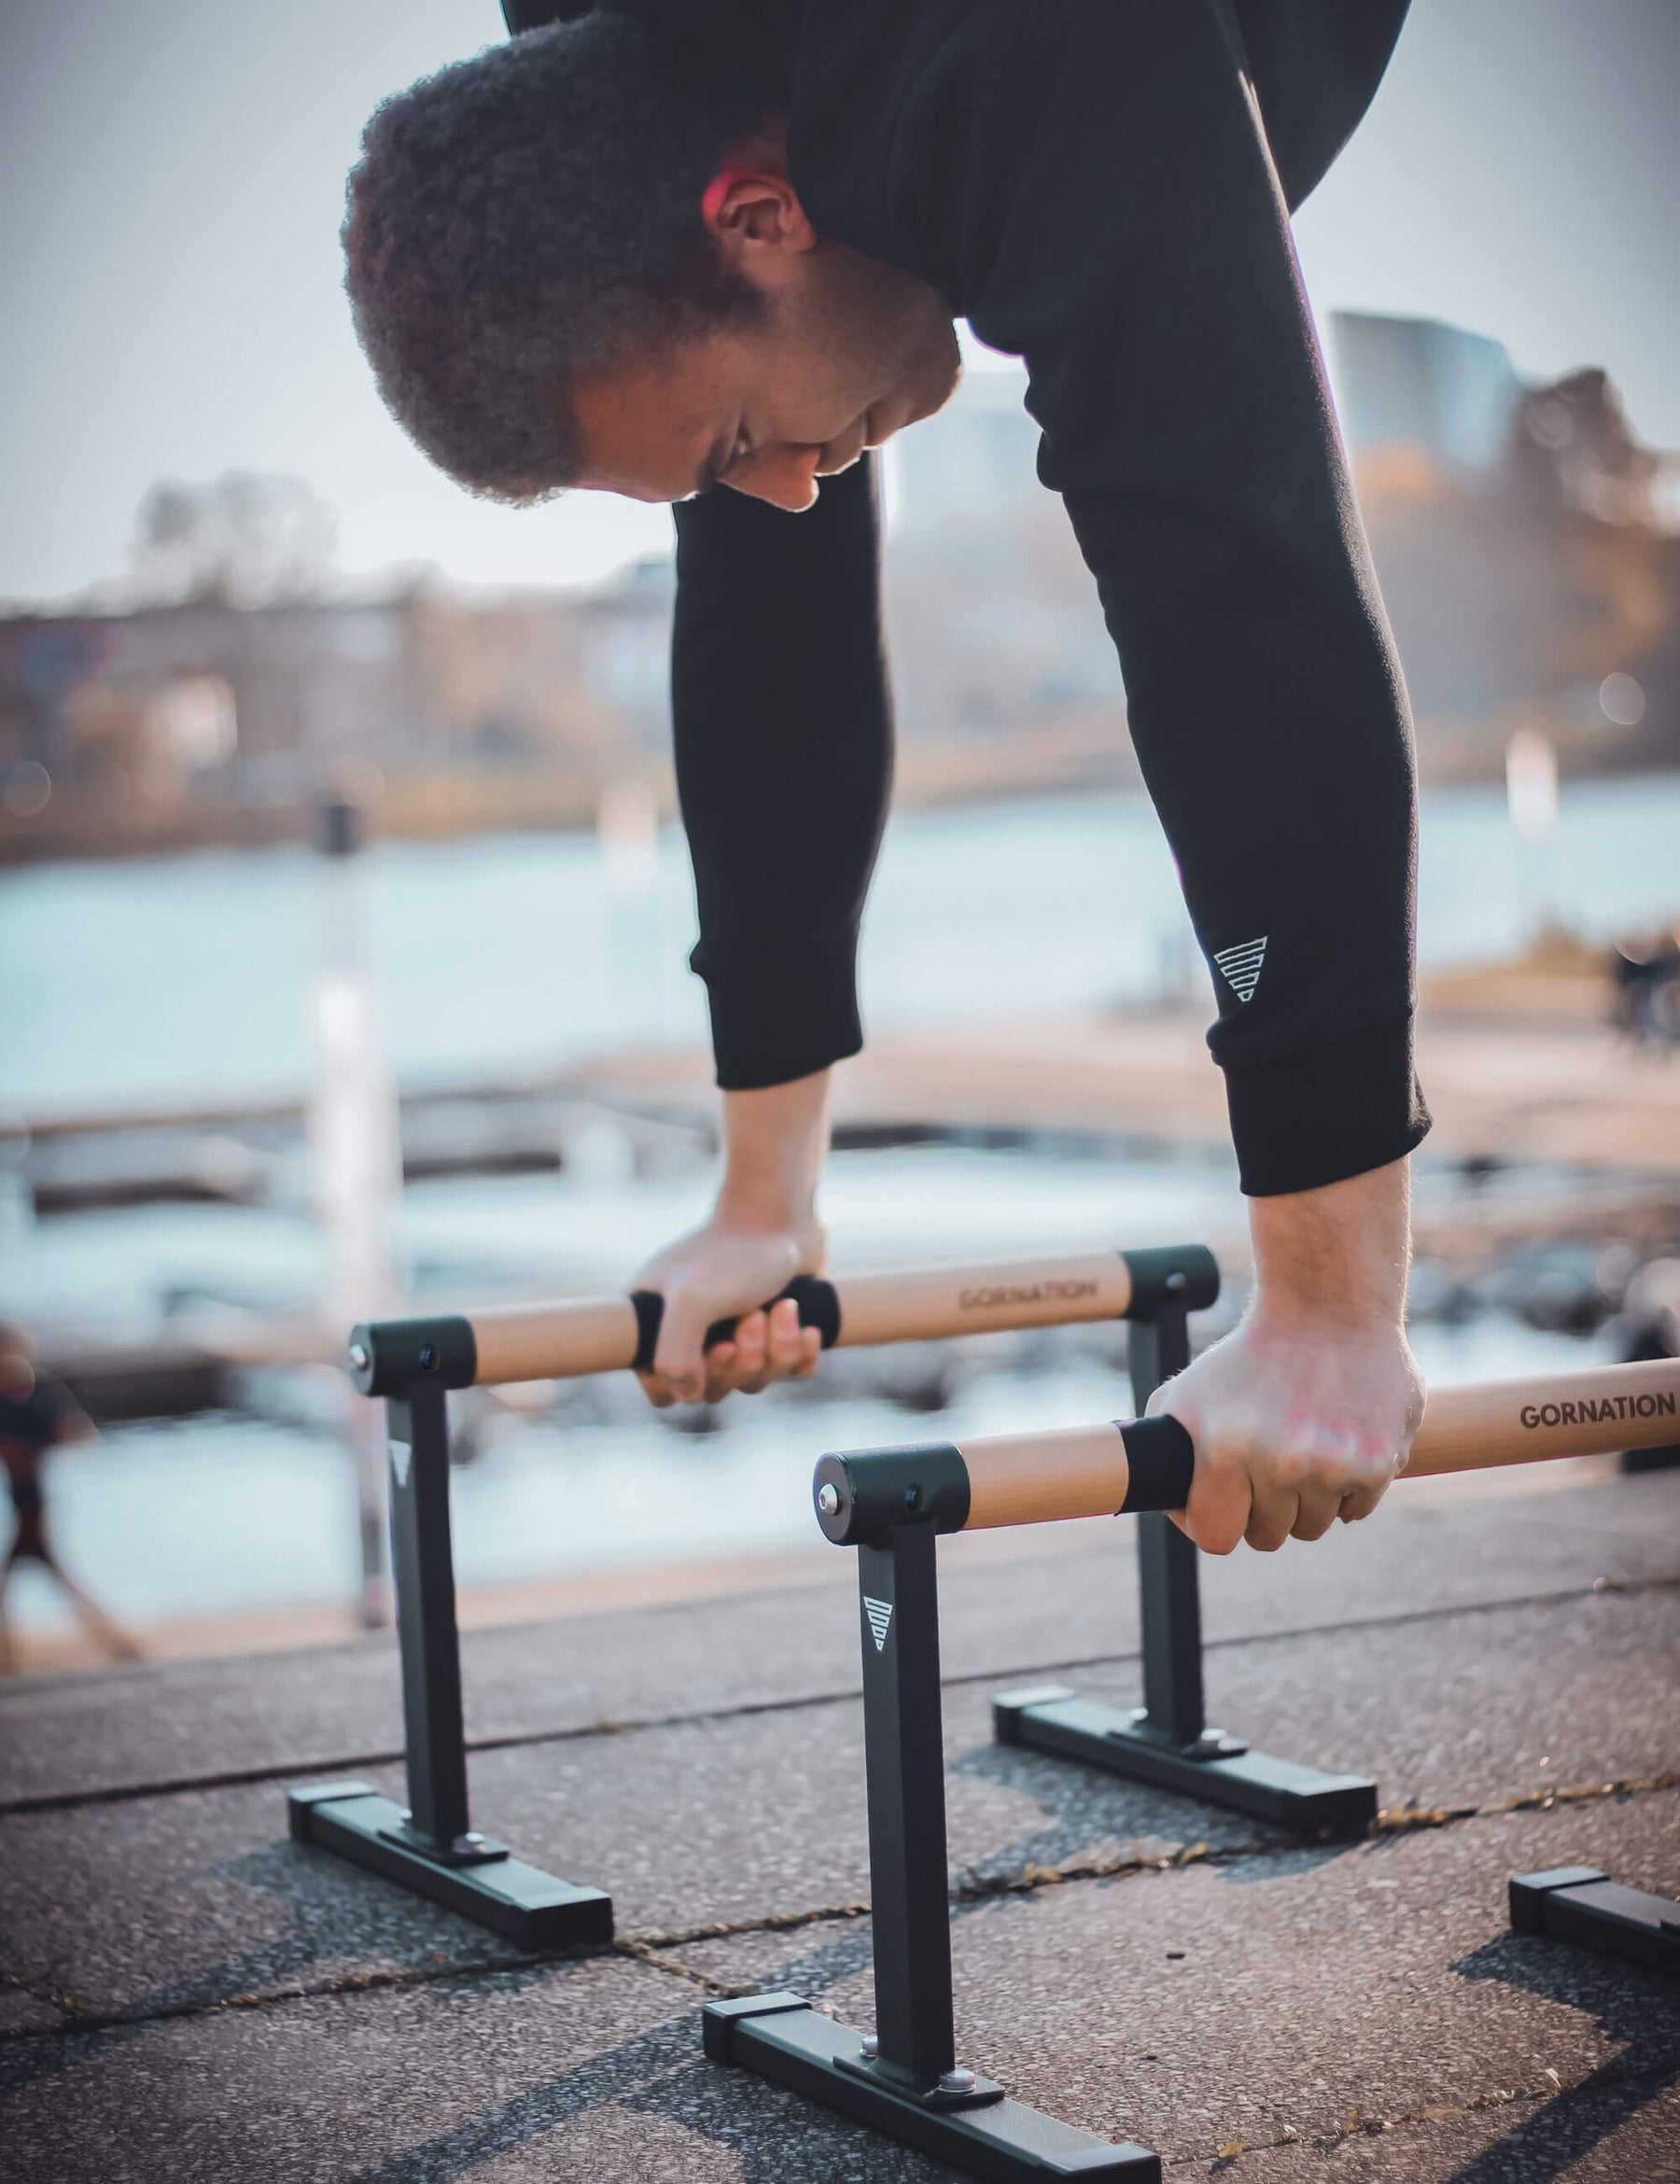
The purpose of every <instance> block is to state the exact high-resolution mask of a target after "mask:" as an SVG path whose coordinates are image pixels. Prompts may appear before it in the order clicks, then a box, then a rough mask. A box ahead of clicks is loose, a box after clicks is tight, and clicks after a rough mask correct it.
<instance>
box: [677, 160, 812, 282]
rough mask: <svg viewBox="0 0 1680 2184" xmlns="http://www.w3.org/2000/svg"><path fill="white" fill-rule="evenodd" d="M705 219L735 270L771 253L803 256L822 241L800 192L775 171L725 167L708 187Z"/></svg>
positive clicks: (703, 201)
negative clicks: (801, 254) (798, 253)
mask: <svg viewBox="0 0 1680 2184" xmlns="http://www.w3.org/2000/svg"><path fill="white" fill-rule="evenodd" d="M700 217H701V218H702V219H704V220H705V222H706V224H707V227H708V228H709V229H710V230H711V231H712V233H713V234H714V235H715V236H716V237H717V239H718V245H719V247H720V249H721V251H722V253H723V256H724V258H725V259H726V260H727V261H728V263H729V264H730V265H731V266H732V267H733V268H734V269H735V271H736V272H745V271H747V270H748V269H749V267H750V266H751V265H752V264H753V263H754V262H755V261H756V263H757V264H758V265H759V266H760V267H763V264H764V257H763V254H764V253H765V252H767V251H777V252H803V251H806V250H809V249H810V248H811V247H812V246H813V245H814V244H815V243H816V241H817V231H816V229H815V228H813V227H812V225H811V223H810V221H809V220H808V219H807V218H806V217H805V207H804V205H803V204H801V203H800V202H799V193H798V191H797V190H796V189H794V188H793V185H792V184H791V182H790V181H789V180H788V177H787V176H786V175H783V174H780V173H778V172H777V170H776V169H775V168H773V167H724V168H722V169H721V171H720V172H719V173H718V174H716V175H713V176H712V178H711V180H710V181H709V182H708V183H707V186H706V193H705V195H704V196H703V197H702V198H701V200H700Z"/></svg>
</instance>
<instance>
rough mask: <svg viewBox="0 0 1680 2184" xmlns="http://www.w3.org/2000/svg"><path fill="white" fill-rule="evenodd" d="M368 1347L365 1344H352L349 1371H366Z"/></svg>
mask: <svg viewBox="0 0 1680 2184" xmlns="http://www.w3.org/2000/svg"><path fill="white" fill-rule="evenodd" d="M368 1359H369V1352H368V1346H367V1344H366V1343H365V1342H353V1343H352V1344H351V1345H350V1369H351V1371H352V1372H354V1373H365V1372H366V1371H367V1369H368Z"/></svg>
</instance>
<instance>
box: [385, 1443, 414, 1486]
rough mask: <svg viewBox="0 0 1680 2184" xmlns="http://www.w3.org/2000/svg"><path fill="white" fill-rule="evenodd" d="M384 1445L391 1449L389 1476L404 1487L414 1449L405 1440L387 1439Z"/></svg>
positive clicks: (406, 1482)
mask: <svg viewBox="0 0 1680 2184" xmlns="http://www.w3.org/2000/svg"><path fill="white" fill-rule="evenodd" d="M385 1445H386V1447H387V1448H388V1449H390V1451H391V1477H393V1478H394V1479H395V1480H396V1481H397V1484H398V1485H399V1487H405V1486H407V1484H408V1478H409V1465H410V1464H411V1463H413V1460H414V1451H413V1449H412V1448H411V1447H410V1445H409V1443H408V1442H407V1441H388V1442H387V1443H386V1444H385Z"/></svg>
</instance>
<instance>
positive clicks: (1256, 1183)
mask: <svg viewBox="0 0 1680 2184" xmlns="http://www.w3.org/2000/svg"><path fill="white" fill-rule="evenodd" d="M1225 1099H1226V1103H1227V1105H1228V1106H1229V1109H1230V1114H1231V1137H1232V1140H1233V1141H1234V1143H1235V1144H1236V1147H1237V1166H1238V1170H1239V1176H1240V1179H1241V1184H1242V1189H1243V1191H1244V1193H1245V1194H1246V1195H1247V1196H1248V1197H1251V1198H1269V1197H1281V1195H1282V1194H1283V1193H1285V1192H1288V1191H1314V1190H1319V1189H1321V1188H1322V1187H1323V1185H1324V1184H1325V1183H1342V1182H1344V1181H1345V1180H1346V1179H1347V1178H1348V1177H1349V1176H1351V1175H1364V1174H1365V1173H1366V1171H1367V1170H1368V1169H1373V1168H1386V1167H1387V1166H1388V1164H1389V1163H1390V1162H1391V1161H1393V1160H1400V1159H1403V1158H1404V1157H1405V1155H1407V1153H1410V1152H1411V1151H1412V1150H1413V1149H1414V1148H1415V1147H1416V1146H1418V1145H1420V1144H1421V1142H1422V1141H1423V1138H1424V1136H1425V1134H1426V1132H1427V1131H1428V1128H1429V1120H1430V1118H1429V1110H1428V1108H1427V1107H1426V1106H1425V1105H1424V1103H1423V1095H1422V1092H1421V1089H1420V1088H1419V1085H1418V1079H1417V1072H1416V1071H1415V1070H1414V1068H1413V1066H1412V1022H1411V1018H1410V1017H1409V1016H1403V1017H1401V1018H1400V1019H1399V1020H1398V1021H1397V1022H1393V1023H1387V1024H1377V1025H1373V1026H1371V1027H1369V1028H1368V1029H1365V1030H1363V1031H1356V1032H1352V1033H1350V1034H1349V1035H1348V1036H1347V1037H1345V1038H1342V1039H1337V1040H1334V1041H1332V1042H1330V1043H1327V1044H1325V1045H1323V1046H1314V1047H1310V1048H1308V1049H1306V1050H1305V1051H1302V1052H1294V1053H1290V1054H1285V1055H1271V1056H1267V1057H1263V1058H1261V1059H1257V1060H1243V1061H1238V1062H1227V1063H1226V1064H1225Z"/></svg>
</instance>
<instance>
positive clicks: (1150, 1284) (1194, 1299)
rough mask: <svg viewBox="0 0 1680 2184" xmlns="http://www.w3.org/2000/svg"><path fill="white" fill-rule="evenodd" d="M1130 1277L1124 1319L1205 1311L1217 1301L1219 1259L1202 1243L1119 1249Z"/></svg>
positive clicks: (1144, 1318) (1150, 1318) (1149, 1318)
mask: <svg viewBox="0 0 1680 2184" xmlns="http://www.w3.org/2000/svg"><path fill="white" fill-rule="evenodd" d="M1120 1256H1121V1257H1122V1258H1123V1259H1124V1260H1125V1261H1126V1270H1127V1273H1128V1274H1129V1275H1130V1276H1131V1302H1130V1303H1129V1304H1128V1305H1127V1308H1126V1317H1127V1319H1128V1320H1152V1319H1154V1318H1155V1314H1156V1313H1157V1312H1162V1311H1169V1310H1171V1311H1184V1312H1205V1311H1206V1310H1207V1309H1208V1307H1209V1306H1210V1305H1211V1304H1216V1303H1217V1302H1218V1301H1219V1261H1218V1260H1217V1259H1216V1258H1215V1257H1214V1256H1213V1254H1212V1253H1211V1251H1210V1250H1209V1249H1208V1247H1207V1245H1206V1244H1152V1245H1151V1246H1149V1248H1148V1249H1147V1250H1144V1251H1141V1252H1122V1253H1121V1254H1120Z"/></svg>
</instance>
